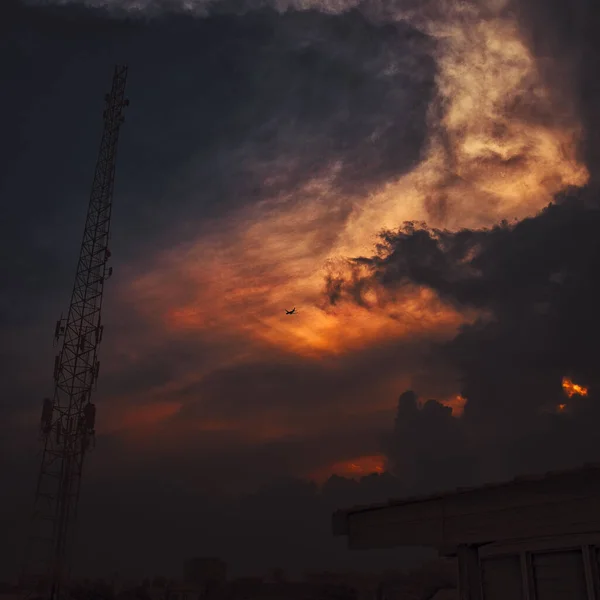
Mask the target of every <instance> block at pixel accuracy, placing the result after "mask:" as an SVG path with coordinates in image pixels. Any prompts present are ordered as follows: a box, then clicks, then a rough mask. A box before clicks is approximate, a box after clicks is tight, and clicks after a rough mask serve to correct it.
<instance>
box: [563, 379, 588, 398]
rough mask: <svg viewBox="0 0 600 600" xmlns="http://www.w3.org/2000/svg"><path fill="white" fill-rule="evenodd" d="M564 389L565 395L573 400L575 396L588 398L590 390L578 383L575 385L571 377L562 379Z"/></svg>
mask: <svg viewBox="0 0 600 600" xmlns="http://www.w3.org/2000/svg"><path fill="white" fill-rule="evenodd" d="M562 388H563V391H564V393H565V394H566V395H567V396H568V397H569V398H572V397H573V396H576V395H577V396H587V395H588V389H587V388H585V387H583V386H582V385H579V384H577V383H573V381H572V380H571V379H570V378H569V377H563V378H562Z"/></svg>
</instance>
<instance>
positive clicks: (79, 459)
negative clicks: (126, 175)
mask: <svg viewBox="0 0 600 600" xmlns="http://www.w3.org/2000/svg"><path fill="white" fill-rule="evenodd" d="M126 82H127V67H126V66H119V65H117V66H116V67H115V70H114V76H113V81H112V89H111V91H110V93H109V94H106V96H105V108H104V131H103V134H102V141H101V143H100V151H99V155H98V161H97V163H96V170H95V174H94V182H93V185H92V192H91V196H90V201H89V207H88V212H87V217H86V222H85V229H84V233H83V241H82V243H81V251H80V254H79V261H78V264H77V271H76V275H75V283H74V285H73V291H72V295H71V304H70V306H69V312H68V314H67V317H66V319H63V318H62V317H61V319H60V320H59V321H58V322H57V323H56V329H55V342H56V343H58V342H59V341H60V340H61V339H62V348H61V351H60V353H59V354H58V355H57V356H56V357H55V361H54V395H53V397H52V399H50V398H46V399H45V400H44V404H43V409H42V419H41V436H42V439H43V443H44V446H43V453H42V463H41V467H40V471H39V475H38V480H37V487H36V494H35V504H34V514H33V531H32V536H31V538H30V540H29V544H28V549H27V550H28V551H27V555H26V558H25V565H24V570H23V584H24V587H25V589H27V590H28V591H29V592H30V593H31V592H34V591H37V592H38V593H41V594H43V596H44V597H45V598H49V600H59V599H60V598H62V597H63V596H64V595H65V592H66V584H67V580H68V577H69V574H70V573H69V572H70V558H71V549H72V543H73V537H74V529H75V520H76V514H77V504H78V500H79V490H80V485H81V475H82V471H83V462H84V457H85V454H86V452H87V450H88V449H89V447H90V442H92V441H93V439H94V422H95V412H96V409H95V406H94V404H92V402H91V394H92V390H93V389H94V388H95V385H96V382H97V380H98V372H99V368H100V362H99V361H98V357H97V352H98V346H99V344H100V342H101V340H102V332H103V326H102V323H101V318H100V313H101V308H102V295H103V291H104V282H105V281H106V280H107V279H108V278H109V277H110V275H111V274H112V267H109V266H108V264H107V263H108V259H109V258H110V251H109V249H108V241H109V237H110V217H111V208H112V198H113V188H114V178H115V164H116V154H117V143H118V139H119V130H120V127H121V124H122V123H123V121H124V117H123V109H124V108H125V107H126V106H128V105H129V101H128V100H126V99H125V85H126Z"/></svg>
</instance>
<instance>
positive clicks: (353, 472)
mask: <svg viewBox="0 0 600 600" xmlns="http://www.w3.org/2000/svg"><path fill="white" fill-rule="evenodd" d="M386 464H387V462H386V458H385V456H383V455H381V454H373V455H369V456H358V457H354V458H351V459H347V460H342V461H338V462H336V463H334V464H332V465H327V466H325V467H322V468H321V469H319V470H317V471H315V472H314V473H312V474H311V479H313V480H315V481H317V482H318V483H324V482H325V481H326V480H327V479H328V478H329V477H331V476H332V475H339V476H340V477H347V478H351V479H356V478H360V477H365V476H366V475H371V474H373V473H383V472H384V471H385V470H386Z"/></svg>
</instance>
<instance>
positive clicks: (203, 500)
mask: <svg viewBox="0 0 600 600" xmlns="http://www.w3.org/2000/svg"><path fill="white" fill-rule="evenodd" d="M598 17H599V15H598V8H597V7H596V6H595V3H594V2H592V0H589V1H588V0H577V1H573V2H571V3H569V6H568V7H567V6H565V3H563V2H560V1H559V0H556V1H555V2H551V1H542V0H519V1H517V0H514V1H512V0H463V1H460V2H458V1H452V0H427V1H424V0H362V1H359V0H185V1H184V0H71V1H67V0H54V1H51V0H36V1H34V0H27V1H25V0H23V1H20V0H3V2H2V3H1V6H0V48H2V53H0V77H1V78H2V90H3V91H2V92H1V93H0V105H1V107H2V111H1V112H0V119H1V125H2V128H1V131H2V138H3V142H4V143H3V144H1V145H0V152H1V154H2V155H1V159H2V160H1V161H0V197H1V198H2V200H3V203H2V206H3V220H2V222H3V224H4V228H3V235H2V237H1V238H0V245H1V251H0V265H1V266H2V281H3V286H2V288H0V336H1V340H2V343H1V346H0V348H1V349H0V353H1V360H0V372H1V374H2V380H3V383H4V385H3V392H2V398H3V400H2V402H1V403H0V466H1V467H2V469H1V472H2V473H3V474H4V481H5V483H6V482H8V483H7V484H6V485H5V486H2V487H5V488H6V489H7V490H8V492H7V493H6V494H4V493H3V494H2V495H1V496H0V530H6V531H7V532H8V533H7V539H8V543H7V544H5V545H3V547H2V550H1V552H0V559H1V565H0V578H3V577H6V578H9V577H12V576H13V574H14V573H15V572H16V569H17V565H18V555H19V552H20V551H21V545H22V542H23V540H24V536H25V531H26V530H25V524H26V521H27V517H28V510H29V507H30V505H31V503H32V501H33V490H34V483H35V476H36V469H37V465H38V459H37V457H36V456H35V452H36V451H37V449H38V445H37V440H36V433H37V425H38V422H39V416H40V411H41V400H42V398H43V397H44V396H46V395H49V392H50V390H51V387H50V386H51V383H52V380H51V369H52V364H53V356H54V352H55V349H53V348H52V333H53V329H54V323H55V321H56V319H57V318H58V317H59V316H60V314H61V312H63V313H65V312H66V310H67V308H68V306H67V302H68V299H69V294H70V288H71V286H72V280H73V275H74V269H75V266H76V259H77V253H78V250H79V243H80V240H81V234H82V228H83V224H84V218H85V212H86V209H87V199H88V195H89V189H90V186H91V180H92V175H93V169H94V163H95V159H96V153H97V148H98V143H99V140H100V134H101V129H102V119H101V117H102V99H103V95H104V93H105V92H106V91H107V90H108V89H109V86H110V77H111V74H112V67H113V64H114V63H122V62H126V63H127V64H128V65H129V68H130V77H129V84H128V93H127V95H128V97H129V98H130V100H131V106H130V108H128V109H127V116H126V122H125V125H124V127H123V129H122V135H121V145H120V148H119V160H118V166H117V181H116V191H115V203H114V210H113V226H112V240H111V252H112V259H111V265H112V266H113V268H114V275H113V277H112V278H111V280H110V281H109V282H108V283H107V284H106V286H105V304H104V313H103V323H104V324H105V333H104V341H103V344H102V347H101V349H100V360H101V371H100V377H99V385H98V389H97V391H96V392H95V396H94V401H95V403H96V405H97V409H98V417H97V419H98V420H97V441H96V449H95V451H94V452H93V454H91V455H90V456H89V459H88V463H87V465H86V472H85V481H84V486H83V492H82V500H81V526H80V539H82V540H84V541H82V542H81V546H80V548H81V549H80V551H78V557H77V560H78V561H79V562H78V563H77V564H78V568H79V569H80V571H81V572H82V573H91V574H100V575H106V574H109V573H111V572H114V571H119V572H123V573H129V572H131V573H133V574H144V573H155V572H157V571H160V570H162V571H163V572H165V573H167V574H171V573H174V574H177V573H178V568H179V566H178V565H179V562H180V561H181V559H182V558H183V557H185V556H187V555H188V554H219V555H221V556H223V558H225V559H226V560H228V561H229V562H230V564H231V565H232V567H233V568H234V570H235V571H236V572H245V573H249V572H253V571H258V570H266V569H267V568H268V567H272V566H283V567H285V568H288V569H291V570H293V569H302V568H346V567H350V566H354V567H356V566H363V567H365V568H372V567H376V566H380V565H382V564H384V563H385V564H386V565H391V564H396V565H398V564H400V563H402V561H407V560H411V559H415V560H416V558H415V557H416V556H417V555H416V554H414V553H413V554H411V553H410V552H403V551H398V552H395V553H390V552H388V553H367V554H360V555H356V554H352V553H350V552H349V551H346V550H345V548H344V547H343V542H341V541H339V540H334V539H332V537H331V534H330V531H329V521H328V519H329V515H330V513H331V510H333V509H334V508H336V507H339V506H345V505H351V504H356V503H358V502H365V501H382V500H385V499H387V498H388V497H390V496H394V495H396V496H397V495H402V494H412V493H418V492H423V491H431V490H432V489H443V488H452V487H456V486H458V485H464V484H473V483H481V482H485V481H489V480H494V479H501V478H506V477H512V476H514V475H516V474H518V473H520V472H523V471H538V470H550V469H555V468H563V467H569V466H575V465H578V464H581V463H584V462H592V461H597V460H600V443H599V442H598V436H597V433H596V427H595V426H594V423H597V419H598V417H600V407H599V406H598V404H597V398H598V395H597V394H598V393H597V391H596V390H597V389H598V386H599V385H600V376H599V375H598V368H597V361H598V352H597V342H596V341H597V340H598V337H599V336H600V316H599V315H600V312H599V311H598V309H597V306H598V303H599V301H600V286H599V285H598V283H597V273H598V272H599V268H600V248H599V243H600V242H599V240H600V235H599V234H600V231H599V228H600V212H599V211H598V207H599V206H600V204H599V202H598V199H599V198H600V196H599V195H598V192H597V179H598V172H599V171H598V169H599V167H600V154H599V150H600V141H599V139H598V135H599V134H598V132H599V131H600V121H599V117H598V116H597V115H596V108H597V106H599V105H600V104H599V102H600V91H599V90H598V87H597V85H596V83H595V77H596V75H595V74H596V72H597V67H598V45H597V41H596V40H597V34H596V28H597V27H598V26H600V23H598ZM592 74H593V75H592ZM292 307H295V308H296V314H294V315H286V314H285V309H291V308H292ZM371 474H373V475H371ZM369 475H370V476H369ZM331 476H334V477H333V478H331ZM366 476H369V477H366ZM361 478H362V479H361ZM277 561H279V564H276V563H277ZM402 564H404V563H402Z"/></svg>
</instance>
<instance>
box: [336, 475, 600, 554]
mask: <svg viewBox="0 0 600 600" xmlns="http://www.w3.org/2000/svg"><path fill="white" fill-rule="evenodd" d="M590 498H593V499H594V500H595V502H598V501H599V498H600V464H599V463H594V464H586V465H584V466H583V467H580V468H577V469H568V470H560V471H549V472H546V473H543V474H535V475H523V476H519V477H516V478H514V479H511V480H509V481H503V482H495V483H489V484H486V485H482V486H473V487H463V488H456V489H454V490H448V491H445V492H436V493H431V494H426V495H420V496H409V497H405V498H401V499H390V500H388V501H387V502H384V503H380V504H371V505H366V506H364V505H363V506H354V507H351V508H348V509H342V510H338V511H336V512H335V513H334V514H333V523H332V525H333V533H334V535H347V536H348V537H349V545H350V546H351V547H360V548H375V547H389V546H396V545H407V546H412V545H422V546H430V545H431V546H438V547H440V546H441V545H445V544H447V543H458V542H459V541H461V540H464V541H465V542H466V541H467V540H471V541H472V542H479V541H483V540H487V539H490V540H495V539H498V538H499V537H503V535H504V534H503V532H502V529H501V527H505V528H506V531H505V533H506V534H507V535H508V533H509V532H510V533H515V532H514V531H513V530H514V527H512V525H513V524H515V526H516V524H517V522H518V524H519V525H522V526H523V528H524V531H525V530H529V531H530V533H532V527H533V525H536V524H537V525H539V527H540V528H542V529H543V527H544V526H545V525H542V524H541V523H539V521H540V519H541V518H542V517H543V515H547V517H544V518H545V519H546V520H548V521H549V520H551V519H553V518H555V519H557V520H556V521H555V523H554V529H555V531H553V533H555V534H557V533H558V532H559V531H562V530H563V529H565V530H566V529H568V530H571V529H577V528H578V527H579V528H582V527H588V528H589V527H590V526H591V525H590V523H587V524H586V525H585V526H584V525H583V524H581V523H580V524H579V525H578V524H577V523H576V522H572V523H571V524H570V525H569V524H567V523H566V521H564V519H563V520H562V522H561V519H560V518H558V516H557V515H558V513H557V514H556V515H555V514H554V513H555V512H556V511H557V505H558V504H561V505H563V506H564V505H565V503H570V504H569V506H571V508H572V509H573V510H574V511H575V514H577V511H581V510H583V511H584V512H585V510H587V508H588V504H589V502H590ZM541 507H543V509H542V508H541ZM509 513H512V514H509ZM526 514H527V515H529V518H530V519H532V524H530V526H529V527H527V526H525V524H524V523H523V519H524V518H525V515H526ZM580 514H583V513H581V512H580ZM586 514H587V513H586ZM599 518H600V516H599ZM573 519H574V516H573V517H572V518H571V521H573ZM501 523H504V525H501ZM561 523H562V524H561ZM561 527H562V529H561ZM598 528H599V529H600V523H599V524H598ZM386 529H387V530H388V532H387V533H384V532H385V530H386ZM393 531H395V533H393Z"/></svg>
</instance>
